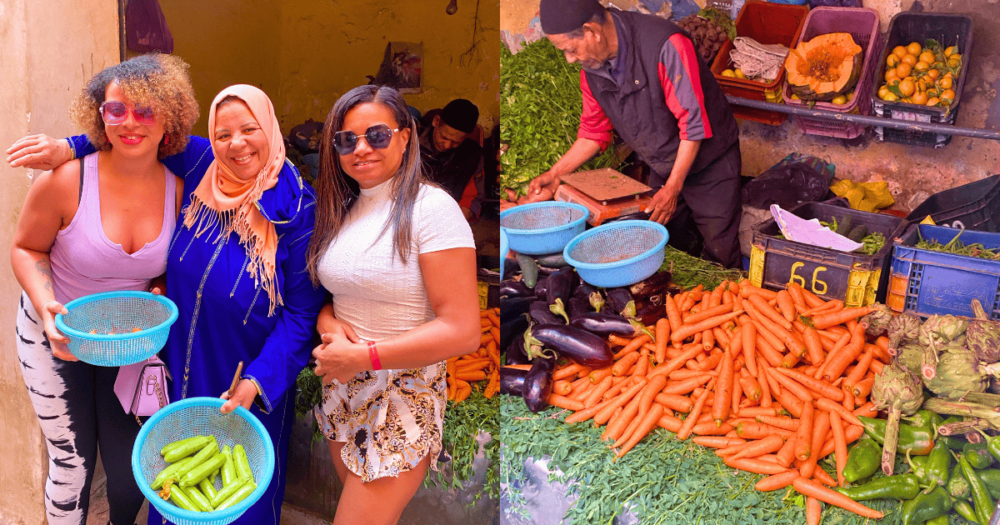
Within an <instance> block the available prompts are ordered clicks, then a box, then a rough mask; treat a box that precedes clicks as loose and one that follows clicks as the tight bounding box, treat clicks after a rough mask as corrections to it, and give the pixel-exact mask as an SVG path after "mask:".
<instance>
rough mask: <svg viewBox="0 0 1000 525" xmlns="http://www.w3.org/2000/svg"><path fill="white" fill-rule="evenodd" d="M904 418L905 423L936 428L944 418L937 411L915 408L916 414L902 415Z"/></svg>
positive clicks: (942, 422)
mask: <svg viewBox="0 0 1000 525" xmlns="http://www.w3.org/2000/svg"><path fill="white" fill-rule="evenodd" d="M904 419H906V421H907V422H908V423H907V424H909V425H913V426H915V427H927V428H937V427H939V426H941V425H942V424H944V418H943V417H941V416H940V414H938V413H937V412H932V411H930V410H917V413H916V414H913V415H912V416H910V417H904Z"/></svg>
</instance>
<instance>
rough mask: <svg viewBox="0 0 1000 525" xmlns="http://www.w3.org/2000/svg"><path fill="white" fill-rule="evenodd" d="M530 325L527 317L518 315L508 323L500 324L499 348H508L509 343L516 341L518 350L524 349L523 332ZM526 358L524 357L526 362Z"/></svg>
mask: <svg viewBox="0 0 1000 525" xmlns="http://www.w3.org/2000/svg"><path fill="white" fill-rule="evenodd" d="M529 324H531V323H530V321H529V320H528V316H527V315H519V316H517V317H515V318H514V319H513V320H511V321H510V322H508V323H500V345H499V348H510V342H511V341H518V342H519V343H520V346H519V348H523V347H524V331H525V330H527V329H528V325H529ZM527 359H528V357H527V356H524V361H523V362H527Z"/></svg>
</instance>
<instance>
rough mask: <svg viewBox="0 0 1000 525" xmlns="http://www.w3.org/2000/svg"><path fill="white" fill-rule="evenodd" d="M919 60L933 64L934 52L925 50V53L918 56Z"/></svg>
mask: <svg viewBox="0 0 1000 525" xmlns="http://www.w3.org/2000/svg"><path fill="white" fill-rule="evenodd" d="M917 60H919V61H921V62H927V63H928V64H933V63H934V53H932V52H930V51H924V52H923V53H920V56H918V57H917Z"/></svg>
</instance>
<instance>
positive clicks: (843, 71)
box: [785, 33, 864, 102]
mask: <svg viewBox="0 0 1000 525" xmlns="http://www.w3.org/2000/svg"><path fill="white" fill-rule="evenodd" d="M863 58H864V57H863V54H862V49H861V46H859V45H857V44H856V43H854V38H853V37H852V36H851V35H850V34H849V33H828V34H825V35H820V36H817V37H815V38H813V39H812V40H810V41H808V42H801V43H799V45H798V46H796V47H795V49H792V50H791V52H789V53H788V58H787V59H786V61H785V70H786V71H788V85H789V88H790V89H791V91H792V93H794V94H795V95H797V96H798V97H799V98H800V99H802V100H818V101H823V102H828V101H830V100H833V99H834V97H836V96H838V95H843V94H844V93H847V92H848V91H850V90H851V89H853V88H854V86H855V85H856V84H857V83H858V77H859V76H860V74H861V61H862V59H863Z"/></svg>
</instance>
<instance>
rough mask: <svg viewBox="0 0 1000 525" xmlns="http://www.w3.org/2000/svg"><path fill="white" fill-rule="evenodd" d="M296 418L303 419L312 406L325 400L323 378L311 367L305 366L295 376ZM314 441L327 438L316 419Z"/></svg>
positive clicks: (313, 425) (313, 424) (317, 441)
mask: <svg viewBox="0 0 1000 525" xmlns="http://www.w3.org/2000/svg"><path fill="white" fill-rule="evenodd" d="M295 388H296V390H297V393H296V395H295V419H302V418H304V417H306V416H307V415H308V414H309V411H310V410H312V408H313V407H314V406H316V405H318V404H320V403H321V402H323V380H322V379H321V378H320V377H319V376H318V375H316V373H315V372H313V369H312V368H310V367H308V366H307V367H305V368H303V369H302V371H300V372H299V376H298V377H297V378H295ZM312 429H313V439H312V441H313V443H319V442H321V441H323V440H325V439H326V437H325V436H323V433H322V432H320V430H319V425H318V424H316V420H315V419H313V420H312Z"/></svg>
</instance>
